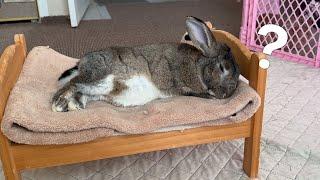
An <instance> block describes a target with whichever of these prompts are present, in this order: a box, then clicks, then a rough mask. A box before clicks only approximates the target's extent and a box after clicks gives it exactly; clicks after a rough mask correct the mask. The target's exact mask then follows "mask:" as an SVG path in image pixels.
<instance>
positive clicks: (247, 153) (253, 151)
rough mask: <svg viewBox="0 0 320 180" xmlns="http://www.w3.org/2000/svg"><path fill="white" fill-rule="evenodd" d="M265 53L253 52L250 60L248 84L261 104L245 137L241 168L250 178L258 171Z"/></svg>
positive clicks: (264, 85) (264, 81) (263, 96)
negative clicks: (248, 134) (258, 97)
mask: <svg viewBox="0 0 320 180" xmlns="http://www.w3.org/2000/svg"><path fill="white" fill-rule="evenodd" d="M265 58H266V57H265V55H264V54H261V53H258V54H256V53H254V54H253V55H252V56H251V60H250V76H249V85H250V86H251V87H252V88H253V89H254V90H256V91H257V93H258V94H259V96H260V98H261V105H260V107H259V109H258V110H257V112H256V113H255V114H254V115H253V116H252V117H251V125H250V126H251V128H250V130H251V132H250V137H247V138H245V142H244V156H243V170H244V172H245V173H246V174H247V175H248V176H249V177H250V178H252V179H253V178H257V177H258V172H259V158H260V139H261V129H262V120H263V108H264V99H265V90H266V81H267V68H263V67H260V65H259V62H260V59H265Z"/></svg>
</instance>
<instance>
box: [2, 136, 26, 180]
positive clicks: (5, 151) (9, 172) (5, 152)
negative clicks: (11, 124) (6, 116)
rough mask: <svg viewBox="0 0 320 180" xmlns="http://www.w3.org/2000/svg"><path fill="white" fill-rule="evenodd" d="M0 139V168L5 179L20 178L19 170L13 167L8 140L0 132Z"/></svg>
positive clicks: (14, 179) (18, 179)
mask: <svg viewBox="0 0 320 180" xmlns="http://www.w3.org/2000/svg"><path fill="white" fill-rule="evenodd" d="M0 141H1V143H0V155H1V161H2V168H3V173H4V176H5V177H6V180H20V179H21V176H20V172H19V171H18V170H17V169H16V167H15V163H14V159H13V157H12V154H11V149H10V142H9V140H8V139H7V138H6V137H5V136H4V135H3V134H2V133H1V134H0Z"/></svg>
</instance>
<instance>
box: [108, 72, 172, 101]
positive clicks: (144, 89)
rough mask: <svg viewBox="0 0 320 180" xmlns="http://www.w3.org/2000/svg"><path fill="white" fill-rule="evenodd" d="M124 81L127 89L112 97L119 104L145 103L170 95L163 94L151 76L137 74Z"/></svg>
mask: <svg viewBox="0 0 320 180" xmlns="http://www.w3.org/2000/svg"><path fill="white" fill-rule="evenodd" d="M124 83H125V85H126V86H127V89H125V90H123V91H122V92H121V93H120V94H119V95H117V96H114V97H113V99H112V100H113V102H115V103H116V104H118V105H122V106H137V105H144V104H146V103H148V102H150V101H152V100H154V99H159V98H166V97H169V96H167V95H165V94H163V93H162V92H161V91H160V90H159V89H158V88H157V87H156V86H155V85H154V83H153V82H152V81H151V80H150V79H149V78H147V77H145V76H143V75H135V76H133V77H131V78H130V79H127V80H125V82H124Z"/></svg>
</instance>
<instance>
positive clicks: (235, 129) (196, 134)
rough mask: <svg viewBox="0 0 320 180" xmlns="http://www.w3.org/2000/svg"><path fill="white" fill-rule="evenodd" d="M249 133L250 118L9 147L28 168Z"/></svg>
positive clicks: (19, 167)
mask: <svg viewBox="0 0 320 180" xmlns="http://www.w3.org/2000/svg"><path fill="white" fill-rule="evenodd" d="M249 135H250V120H248V121H245V122H243V123H238V124H232V125H223V126H214V127H201V128H194V129H189V130H185V131H182V132H181V131H172V132H166V133H154V134H146V135H130V136H117V137H108V138H102V139H99V140H96V141H92V142H88V143H83V144H73V145H48V146H34V145H15V146H13V147H12V151H13V156H14V157H15V163H16V165H17V168H18V169H26V168H27V169H29V168H39V167H48V166H57V165H63V164H70V163H78V162H84V161H91V160H97V159H103V158H110V157H117V156H125V155H131V154H137V153H143V152H150V151H156V150H163V149H171V148H177V147H183V146H190V145H196V144H204V143H210V142H215V141H223V140H230V139H237V138H243V137H248V136H249Z"/></svg>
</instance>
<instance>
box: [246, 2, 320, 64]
mask: <svg viewBox="0 0 320 180" xmlns="http://www.w3.org/2000/svg"><path fill="white" fill-rule="evenodd" d="M266 24H276V25H279V26H281V27H283V28H284V29H285V30H286V31H287V32H288V36H289V39H288V43H287V44H286V45H285V46H284V47H283V48H281V49H279V50H276V51H274V53H273V54H272V55H274V56H276V57H279V58H282V59H286V60H289V61H296V62H301V63H305V64H309V65H312V66H316V67H320V39H319V36H320V0H244V2H243V16H242V27H241V33H240V38H241V41H242V42H243V43H245V44H246V45H247V46H248V47H249V48H250V49H252V50H255V51H262V49H263V47H264V46H266V45H267V44H269V43H271V42H274V41H275V40H276V39H277V35H276V34H274V33H269V34H268V35H267V36H265V37H264V36H261V35H258V33H257V32H258V30H259V29H260V28H261V27H262V26H264V25H266Z"/></svg>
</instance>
